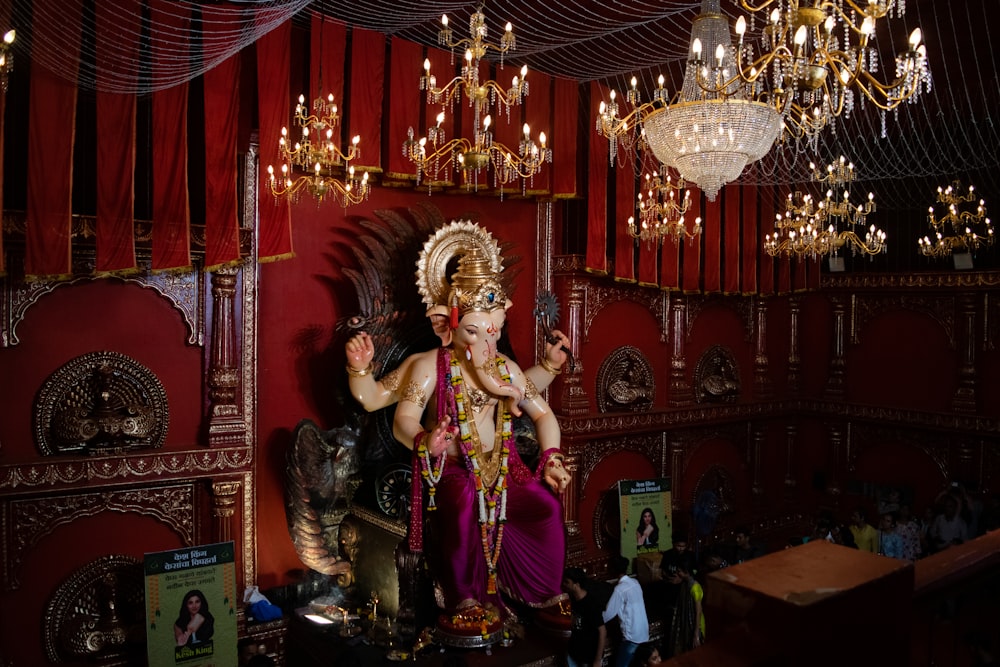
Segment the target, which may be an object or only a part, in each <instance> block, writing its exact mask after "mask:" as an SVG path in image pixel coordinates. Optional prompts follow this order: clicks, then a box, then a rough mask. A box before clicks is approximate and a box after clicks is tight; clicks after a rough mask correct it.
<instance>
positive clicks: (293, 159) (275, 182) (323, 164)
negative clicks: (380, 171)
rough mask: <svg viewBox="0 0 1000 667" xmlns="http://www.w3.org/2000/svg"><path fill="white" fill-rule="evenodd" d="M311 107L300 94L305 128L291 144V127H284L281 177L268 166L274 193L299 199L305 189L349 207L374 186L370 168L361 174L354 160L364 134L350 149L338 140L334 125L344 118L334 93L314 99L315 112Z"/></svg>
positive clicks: (298, 118) (298, 117)
mask: <svg viewBox="0 0 1000 667" xmlns="http://www.w3.org/2000/svg"><path fill="white" fill-rule="evenodd" d="M309 111H310V110H309V107H307V106H306V104H305V96H304V95H299V100H298V103H297V104H296V105H295V123H296V125H297V126H298V128H299V129H300V130H301V138H300V139H299V141H297V142H295V144H293V145H291V146H290V145H289V142H290V139H289V137H288V128H285V127H282V128H281V137H280V138H279V139H278V150H279V152H280V157H281V160H282V165H281V177H280V179H279V178H278V176H277V175H276V174H275V173H274V167H273V166H272V165H268V166H267V174H268V182H269V184H270V188H271V194H273V195H274V196H275V197H285V196H287V197H289V198H290V199H292V201H298V197H299V193H300V191H302V190H305V191H307V192H308V193H309V194H310V195H312V196H313V197H314V198H315V199H316V201H317V203H321V202H322V201H323V200H324V199H333V200H335V201H336V202H337V203H338V204H340V205H341V206H343V207H345V208H346V207H347V206H349V205H351V204H358V203H360V202H362V201H364V200H365V199H367V198H368V193H369V190H370V186H369V184H368V172H367V171H366V172H363V173H362V174H361V177H360V178H359V177H358V175H357V174H356V173H355V171H354V167H353V166H352V165H351V164H350V162H351V160H354V159H356V158H357V157H358V156H359V155H360V154H361V153H360V149H359V148H358V144H359V143H360V141H361V137H360V136H355V137H354V139H352V140H351V147H350V148H349V149H348V151H347V153H343V152H342V151H341V150H340V148H338V147H337V145H336V144H335V143H334V129H335V128H336V127H337V124H338V123H339V122H340V115H339V113H338V111H337V105H336V104H335V103H334V101H333V94H332V93H331V94H329V95H328V96H327V98H326V99H323V98H322V96H320V97H317V98H316V99H315V100H313V104H312V111H313V113H309ZM340 174H343V175H344V178H343V179H341V178H339V175H340Z"/></svg>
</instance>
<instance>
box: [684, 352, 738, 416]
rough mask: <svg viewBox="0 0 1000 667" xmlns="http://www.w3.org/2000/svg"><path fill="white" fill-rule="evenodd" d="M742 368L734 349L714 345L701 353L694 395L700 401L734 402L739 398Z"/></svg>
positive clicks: (695, 378)
mask: <svg viewBox="0 0 1000 667" xmlns="http://www.w3.org/2000/svg"><path fill="white" fill-rule="evenodd" d="M741 388H742V383H741V382H740V369H739V366H737V365H736V357H735V356H734V355H733V352H732V350H730V349H729V348H728V347H725V346H724V345H714V346H712V347H710V348H708V349H707V350H705V352H704V354H702V355H701V358H700V359H698V364H697V365H696V366H695V369H694V395H695V400H696V401H698V402H699V403H733V402H735V401H736V399H737V398H739V395H740V390H741Z"/></svg>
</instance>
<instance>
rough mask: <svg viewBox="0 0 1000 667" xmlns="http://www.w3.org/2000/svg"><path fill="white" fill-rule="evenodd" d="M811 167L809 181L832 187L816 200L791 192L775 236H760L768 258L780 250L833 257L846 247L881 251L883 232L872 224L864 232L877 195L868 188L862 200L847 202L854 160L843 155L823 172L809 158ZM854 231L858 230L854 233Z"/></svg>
mask: <svg viewBox="0 0 1000 667" xmlns="http://www.w3.org/2000/svg"><path fill="white" fill-rule="evenodd" d="M809 168H810V169H811V170H812V177H813V181H815V182H817V183H825V184H827V185H829V186H830V187H829V189H827V191H826V198H825V199H822V200H820V201H818V202H817V201H816V200H815V199H814V198H813V196H812V195H810V194H803V193H802V192H799V191H796V192H795V193H793V194H789V195H788V198H787V199H786V200H785V211H784V213H778V214H777V215H776V216H775V222H774V228H775V232H774V234H773V235H771V234H768V235H767V236H765V238H764V251H765V252H766V253H767V254H768V255H770V256H772V257H775V256H777V255H781V254H784V255H797V256H808V257H812V258H814V259H815V258H817V257H821V256H823V255H827V254H829V255H832V256H834V257H836V256H838V255H839V253H840V250H841V249H842V248H844V247H845V246H846V247H847V248H849V249H850V251H851V253H852V254H855V255H856V254H858V253H861V254H863V255H877V254H879V253H880V252H884V251H885V250H886V249H887V246H886V234H885V232H884V231H882V230H881V229H879V228H878V227H876V226H875V225H874V224H873V225H871V226H869V227H868V229H867V230H865V225H866V224H867V220H868V215H869V214H871V213H874V212H875V195H874V194H873V193H871V192H869V193H868V199H867V200H866V201H865V202H864V203H863V204H858V205H857V206H855V205H854V204H852V203H851V193H850V190H849V189H848V186H849V185H850V184H851V183H852V182H853V181H854V178H855V171H854V164H853V163H851V162H848V160H847V158H845V157H844V156H843V155H841V156H840V159H838V160H835V161H833V162H831V163H830V164H829V165H827V167H826V170H825V172H824V171H820V169H819V168H818V167H817V166H816V165H815V164H814V163H812V162H810V163H809ZM842 228H843V229H842ZM858 229H860V230H862V232H861V233H859V232H858V231H855V230H858ZM862 233H863V234H864V236H862Z"/></svg>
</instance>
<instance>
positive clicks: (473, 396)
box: [465, 385, 492, 412]
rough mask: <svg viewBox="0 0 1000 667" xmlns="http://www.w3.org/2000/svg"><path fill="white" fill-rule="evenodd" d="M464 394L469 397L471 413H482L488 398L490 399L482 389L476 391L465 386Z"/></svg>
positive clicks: (488, 400)
mask: <svg viewBox="0 0 1000 667" xmlns="http://www.w3.org/2000/svg"><path fill="white" fill-rule="evenodd" d="M465 393H466V394H468V396H469V405H471V406H472V411H473V412H482V411H483V408H485V407H486V406H487V405H489V403H490V398H492V397H491V396H490V395H489V394H488V393H486V392H485V391H483V390H482V389H476V388H475V387H469V386H468V385H466V387H465Z"/></svg>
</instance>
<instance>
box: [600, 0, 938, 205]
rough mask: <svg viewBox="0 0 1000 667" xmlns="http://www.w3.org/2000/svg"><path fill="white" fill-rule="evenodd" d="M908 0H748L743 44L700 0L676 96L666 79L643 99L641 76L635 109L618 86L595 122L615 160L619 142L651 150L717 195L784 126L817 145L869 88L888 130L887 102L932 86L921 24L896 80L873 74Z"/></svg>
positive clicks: (911, 97)
mask: <svg viewBox="0 0 1000 667" xmlns="http://www.w3.org/2000/svg"><path fill="white" fill-rule="evenodd" d="M904 2H905V0H870V1H869V2H867V4H864V5H858V4H856V3H855V2H854V1H853V0H781V1H780V4H779V1H778V0H763V1H762V2H760V3H759V4H757V3H754V2H751V1H750V0H740V5H741V6H742V8H743V9H745V10H747V11H748V12H750V24H749V25H748V23H747V19H746V17H744V16H740V17H739V18H738V19H737V22H736V27H735V29H736V34H737V37H738V42H737V44H736V45H735V46H734V45H733V41H732V37H731V35H730V32H729V23H728V20H727V19H726V17H725V16H724V15H723V14H722V12H721V10H720V9H719V0H702V9H701V13H700V14H699V15H698V16H697V17H696V18H695V21H694V25H693V27H692V41H691V47H690V50H689V52H688V62H687V66H686V69H685V74H684V81H683V85H682V86H681V89H680V90H679V91H678V92H677V94H676V95H674V96H673V97H671V96H670V95H669V93H668V92H667V91H666V89H665V88H664V78H663V77H662V76H660V77H659V82H658V87H657V88H656V89H655V90H654V91H653V94H652V99H651V100H650V101H648V102H642V101H641V100H640V94H639V90H638V88H637V82H636V79H635V78H633V79H632V87H631V90H629V91H628V96H627V99H628V102H630V103H631V104H632V105H633V106H634V108H633V109H632V110H631V111H630V112H629V113H628V114H626V115H625V116H620V115H619V109H618V103H617V102H616V93H615V92H614V91H612V92H611V95H610V98H611V99H610V102H609V103H605V102H601V107H600V110H599V111H600V113H599V117H598V120H597V131H598V132H599V133H600V134H602V135H603V136H605V137H607V138H608V139H609V140H610V141H611V151H610V156H611V159H612V162H613V161H614V158H615V155H616V154H617V152H618V150H619V148H621V149H625V150H629V149H631V148H632V147H633V146H636V145H638V146H639V147H640V148H649V149H650V150H652V152H653V154H654V155H655V156H656V157H657V159H659V160H660V161H661V162H662V163H663V164H666V165H669V166H671V167H674V168H676V169H677V170H678V172H679V173H680V174H681V176H683V177H684V178H685V179H687V180H688V181H690V182H693V183H695V184H697V185H698V186H699V187H701V188H702V189H703V190H704V191H705V193H706V195H707V196H708V198H709V199H710V200H714V199H715V195H716V193H717V192H718V190H719V189H720V188H721V187H722V186H723V185H724V184H726V183H728V182H731V181H733V180H735V179H737V178H739V175H740V174H741V173H742V171H743V169H744V167H746V165H747V164H750V163H752V162H755V161H757V160H759V159H760V158H762V157H763V156H764V155H766V154H767V153H768V151H770V150H771V147H772V146H773V145H774V142H775V140H776V139H777V138H778V136H779V135H781V134H782V133H784V134H785V135H786V136H788V137H790V138H792V139H795V140H799V139H805V140H806V141H807V142H808V143H810V144H811V145H812V146H813V147H815V146H816V142H817V141H818V136H819V134H820V132H821V131H822V130H823V129H824V128H826V127H827V126H828V125H829V124H830V123H831V122H832V121H833V119H835V118H836V117H838V116H840V115H841V114H844V115H849V114H850V113H851V112H852V111H853V109H854V106H855V99H856V98H859V97H860V98H861V99H862V102H864V100H870V101H871V102H872V103H874V105H875V106H876V107H877V108H879V109H881V110H882V114H883V128H884V123H885V118H884V115H885V112H886V111H889V110H892V109H895V108H896V107H898V106H899V105H900V104H902V103H903V102H907V101H909V102H913V101H915V99H916V97H917V95H918V93H920V92H921V91H923V90H925V89H929V88H930V84H931V81H930V72H929V70H928V68H927V56H926V48H925V47H924V46H923V45H922V44H920V39H921V35H920V30H919V29H917V30H914V31H913V33H911V35H910V40H909V43H908V48H907V49H906V50H905V51H904V52H903V53H901V54H900V55H898V56H897V57H896V60H895V66H896V73H895V77H894V78H893V79H892V80H891V81H888V82H882V81H880V80H879V79H877V78H876V77H875V73H876V72H877V71H878V69H879V57H878V53H877V51H876V50H875V48H874V46H873V45H872V44H871V40H872V38H873V36H874V35H875V31H876V26H877V25H878V22H879V21H880V20H882V19H884V18H886V17H889V16H895V15H902V13H903V11H904ZM768 9H771V11H770V16H769V19H768V21H767V24H766V25H765V26H764V27H763V28H762V29H761V30H760V31H757V30H756V29H755V28H756V26H755V18H754V17H755V16H756V15H757V14H758V13H760V12H764V11H766V10H768ZM758 51H759V55H758ZM883 134H884V129H883Z"/></svg>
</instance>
